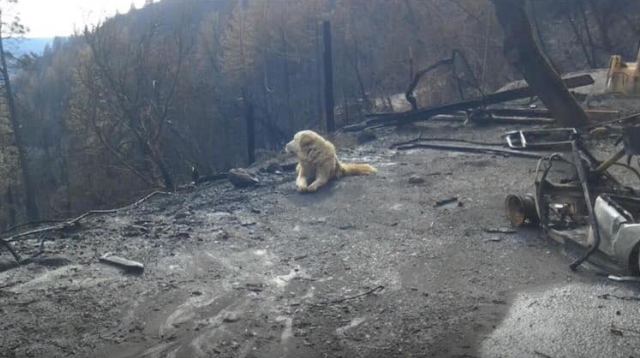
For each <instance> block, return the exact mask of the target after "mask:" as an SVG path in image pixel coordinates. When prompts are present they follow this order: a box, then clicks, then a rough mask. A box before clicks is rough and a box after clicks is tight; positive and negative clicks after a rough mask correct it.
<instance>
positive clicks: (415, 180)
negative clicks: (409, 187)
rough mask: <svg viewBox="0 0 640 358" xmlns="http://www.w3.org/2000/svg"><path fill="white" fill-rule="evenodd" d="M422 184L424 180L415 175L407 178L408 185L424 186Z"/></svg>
mask: <svg viewBox="0 0 640 358" xmlns="http://www.w3.org/2000/svg"><path fill="white" fill-rule="evenodd" d="M424 182H425V180H424V178H422V177H419V176H417V175H412V176H410V177H409V184H424Z"/></svg>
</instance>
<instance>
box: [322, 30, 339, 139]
mask: <svg viewBox="0 0 640 358" xmlns="http://www.w3.org/2000/svg"><path fill="white" fill-rule="evenodd" d="M322 30H323V31H322V34H323V35H322V37H323V41H324V107H325V129H326V130H327V132H333V131H335V130H336V123H335V117H334V99H333V50H332V45H331V22H329V21H324V22H323V23H322Z"/></svg>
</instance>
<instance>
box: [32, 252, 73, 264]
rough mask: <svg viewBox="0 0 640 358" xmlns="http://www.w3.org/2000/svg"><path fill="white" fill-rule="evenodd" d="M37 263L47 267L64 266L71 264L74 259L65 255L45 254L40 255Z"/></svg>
mask: <svg viewBox="0 0 640 358" xmlns="http://www.w3.org/2000/svg"><path fill="white" fill-rule="evenodd" d="M35 263H36V264H38V265H41V266H46V267H62V266H67V265H71V264H72V261H71V260H70V259H69V258H68V257H66V256H64V255H43V256H40V257H38V258H37V259H36V260H35Z"/></svg>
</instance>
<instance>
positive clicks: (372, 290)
mask: <svg viewBox="0 0 640 358" xmlns="http://www.w3.org/2000/svg"><path fill="white" fill-rule="evenodd" d="M382 290H384V286H382V285H380V286H376V287H375V288H373V289H371V290H369V291H367V292H364V293H361V294H359V295H355V296H349V297H345V298H340V299H335V300H331V301H329V303H342V302H345V301H350V300H355V299H357V298H360V297H364V296H368V295H370V294H372V293H375V292H378V291H382Z"/></svg>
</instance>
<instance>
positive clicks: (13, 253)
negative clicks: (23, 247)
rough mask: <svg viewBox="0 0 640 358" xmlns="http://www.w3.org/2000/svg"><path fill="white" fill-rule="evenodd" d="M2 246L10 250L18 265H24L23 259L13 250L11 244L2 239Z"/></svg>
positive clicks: (0, 243)
mask: <svg viewBox="0 0 640 358" xmlns="http://www.w3.org/2000/svg"><path fill="white" fill-rule="evenodd" d="M0 245H2V246H4V247H5V248H6V249H7V250H9V252H10V253H11V255H13V258H14V259H16V262H17V263H18V264H20V263H22V258H21V257H20V255H19V254H18V253H17V252H16V250H15V249H14V248H13V246H12V245H11V243H10V242H8V241H5V240H3V239H0Z"/></svg>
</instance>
